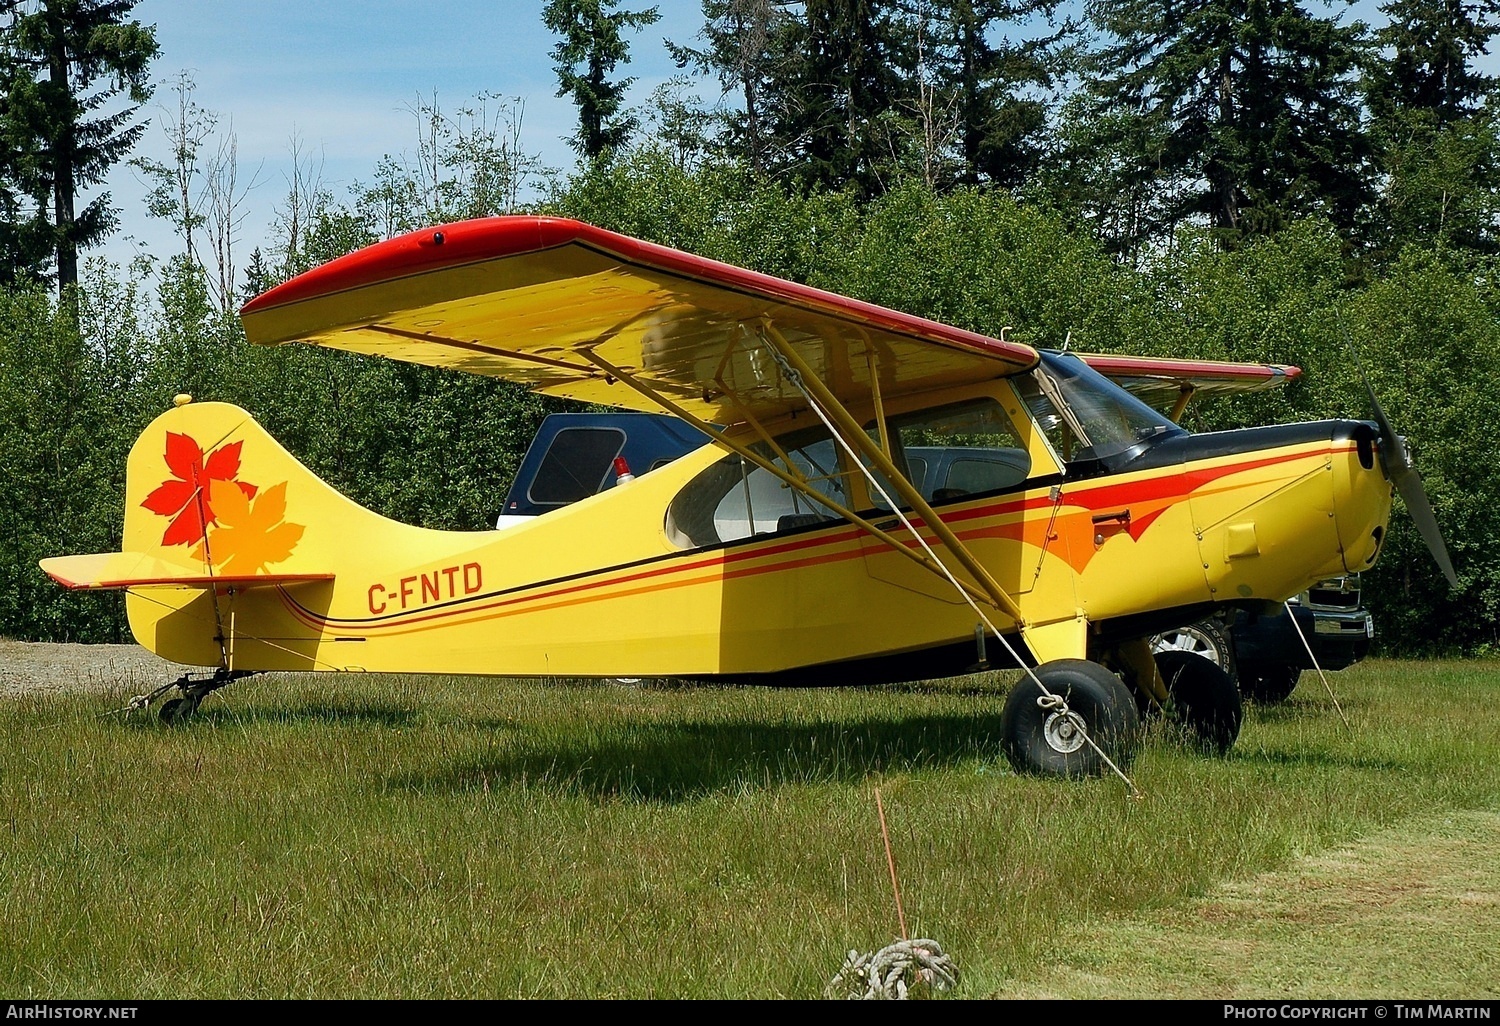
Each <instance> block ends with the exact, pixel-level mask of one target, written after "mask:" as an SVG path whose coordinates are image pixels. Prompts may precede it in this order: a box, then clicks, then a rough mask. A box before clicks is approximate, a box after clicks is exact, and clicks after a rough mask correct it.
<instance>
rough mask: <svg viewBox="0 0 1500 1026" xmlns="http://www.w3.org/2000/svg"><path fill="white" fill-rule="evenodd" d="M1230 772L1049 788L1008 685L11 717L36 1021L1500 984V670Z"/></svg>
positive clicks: (1274, 722) (1186, 768) (11, 920)
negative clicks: (217, 1003) (167, 1006)
mask: <svg viewBox="0 0 1500 1026" xmlns="http://www.w3.org/2000/svg"><path fill="white" fill-rule="evenodd" d="M1331 680H1332V682H1333V684H1334V686H1335V688H1336V691H1337V694H1338V698H1339V701H1340V703H1341V704H1342V706H1343V709H1344V711H1345V712H1346V714H1347V715H1348V716H1349V718H1350V720H1351V721H1352V724H1353V729H1352V730H1351V729H1348V728H1346V727H1345V726H1344V724H1343V721H1342V720H1341V719H1340V717H1339V715H1338V714H1337V712H1336V710H1335V709H1334V707H1333V705H1332V703H1331V701H1330V700H1329V697H1328V695H1327V694H1326V692H1324V691H1323V688H1322V686H1321V684H1320V683H1319V682H1318V680H1317V678H1316V676H1312V675H1309V676H1306V677H1304V679H1303V682H1302V684H1301V685H1300V687H1299V689H1298V691H1297V692H1296V693H1295V694H1294V695H1293V697H1292V700H1291V701H1290V702H1289V703H1287V704H1286V705H1284V706H1279V707H1272V708H1266V709H1257V708H1255V707H1249V711H1248V715H1247V719H1246V724H1245V728H1244V731H1243V733H1242V734H1241V737H1240V741H1239V744H1238V745H1237V746H1236V747H1235V748H1234V750H1233V751H1232V752H1231V753H1230V755H1229V756H1228V757H1227V758H1224V759H1207V758H1204V757H1202V756H1200V755H1197V754H1195V753H1194V752H1192V751H1191V750H1189V749H1188V748H1186V747H1184V746H1183V745H1181V744H1180V743H1178V742H1177V741H1176V740H1174V739H1173V738H1172V737H1170V736H1168V735H1166V734H1165V733H1161V732H1158V733H1156V734H1154V735H1153V736H1152V737H1150V738H1149V739H1148V742H1147V744H1146V745H1145V747H1144V748H1143V750H1142V752H1141V755H1140V756H1139V757H1138V759H1137V761H1136V763H1135V765H1134V767H1133V773H1132V775H1133V776H1134V779H1135V781H1136V783H1137V785H1138V786H1139V788H1140V789H1141V791H1142V792H1143V797H1141V798H1131V797H1130V796H1129V793H1128V790H1127V789H1126V788H1125V787H1124V786H1123V784H1122V783H1121V782H1120V781H1118V780H1116V779H1101V780H1090V781H1083V782H1059V781H1051V780H1038V779H1030V778H1024V777H1018V776H1016V775H1015V774H1013V773H1012V772H1011V771H1010V770H1009V768H1008V767H1007V766H1006V765H1005V763H1004V761H1003V760H1002V759H1001V758H1000V756H999V755H998V751H997V747H996V742H997V738H998V719H999V712H1000V706H1001V701H1002V698H1003V694H1004V685H1005V683H1006V678H995V679H987V678H970V679H964V680H958V681H944V682H934V683H930V684H921V685H909V686H901V687H888V688H879V689H869V690H844V689H828V690H817V691H773V690H763V689H757V688H714V687H668V686H662V685H657V686H649V685H648V686H641V687H626V686H622V685H618V684H556V683H542V682H536V681H514V680H499V679H457V678H419V677H361V676H339V677H316V678H313V677H302V676H284V677H280V676H268V677H261V678H254V679H252V680H249V681H246V682H241V683H239V684H236V685H234V686H233V687H231V688H230V689H228V690H226V691H225V692H222V693H220V694H217V695H214V696H213V697H211V698H210V699H209V700H208V701H207V702H206V703H205V704H204V707H203V709H202V711H201V712H200V714H199V718H198V719H197V720H195V721H194V722H192V723H191V724H190V725H187V726H185V727H177V728H167V727H163V726H161V725H160V724H159V723H158V722H157V720H156V717H155V716H154V715H153V714H149V713H147V714H140V713H137V714H134V715H128V716H119V715H100V714H101V713H105V712H106V711H107V710H108V709H110V708H111V707H113V706H115V705H118V704H120V703H119V701H118V700H117V699H118V696H115V699H111V698H107V697H103V696H98V695H93V696H89V695H71V696H63V697H48V698H46V699H42V698H35V699H28V698H22V699H10V700H5V701H3V702H0V724H3V727H0V729H3V731H4V737H5V744H4V750H3V752H0V995H4V996H6V997H8V998H17V999H20V998H41V997H50V998H64V997H115V998H180V997H194V998H196V997H292V998H300V997H361V998H377V997H546V998H554V997H585V998H600V997H628V998H647V997H684V998H812V997H818V996H819V995H820V994H821V993H822V989H823V987H824V985H825V984H826V983H827V982H828V980H829V979H830V978H831V977H832V976H833V974H834V973H835V972H836V971H837V970H838V968H839V966H840V964H841V962H842V960H843V957H844V955H845V953H846V952H847V951H849V950H851V949H857V950H861V951H872V950H874V949H877V948H880V947H883V946H884V945H886V944H888V943H890V942H891V941H892V940H893V939H894V938H895V937H896V936H897V935H898V927H897V920H896V912H895V905H894V902H893V899H892V893H891V884H890V879H889V874H888V870H887V865H886V857H885V851H884V848H883V847H882V843H881V835H880V826H879V822H878V819H877V817H876V810H875V803H874V798H873V791H874V788H875V787H877V786H878V787H880V788H881V793H882V796H883V801H884V806H885V810H886V815H887V818H888V821H889V824H890V831H891V841H892V845H893V851H894V856H895V860H896V864H897V868H898V871H899V875H900V881H901V887H902V898H903V901H904V907H905V914H906V918H907V922H908V926H909V929H910V932H911V934H912V935H913V936H923V937H931V938H934V939H936V940H937V941H938V942H939V943H940V944H941V945H942V946H943V948H944V949H945V950H946V951H947V952H948V953H949V954H950V955H951V956H952V958H953V960H954V962H955V963H956V964H957V966H958V969H959V972H960V984H959V987H958V989H957V991H956V992H955V995H956V996H958V997H966V998H983V997H1034V996H1060V997H1153V996H1165V997H1192V998H1230V997H1239V998H1249V997H1281V996H1287V997H1316V998H1329V997H1381V998H1388V999H1397V998H1412V999H1418V998H1421V999H1437V998H1473V999H1477V998H1494V997H1497V996H1500V983H1497V982H1496V981H1497V980H1500V953H1497V950H1496V945H1495V944H1494V937H1495V936H1497V935H1500V757H1497V756H1500V707H1497V706H1500V664H1497V663H1481V662H1431V663H1416V662H1384V661H1370V662H1367V663H1365V664H1362V665H1360V666H1356V667H1353V668H1351V669H1349V670H1346V671H1344V672H1342V673H1339V674H1336V675H1333V676H1332V677H1331Z"/></svg>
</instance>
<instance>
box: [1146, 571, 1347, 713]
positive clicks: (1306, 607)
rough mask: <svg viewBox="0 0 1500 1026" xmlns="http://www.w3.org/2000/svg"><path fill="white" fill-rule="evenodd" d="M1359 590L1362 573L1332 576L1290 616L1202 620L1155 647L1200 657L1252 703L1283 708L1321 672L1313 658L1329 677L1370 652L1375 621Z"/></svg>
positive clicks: (1291, 604)
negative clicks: (1309, 674) (1302, 682)
mask: <svg viewBox="0 0 1500 1026" xmlns="http://www.w3.org/2000/svg"><path fill="white" fill-rule="evenodd" d="M1359 588H1360V584H1359V575H1358V574H1350V575H1348V576H1344V577H1331V578H1329V579H1327V580H1323V581H1319V582H1318V583H1317V584H1315V585H1313V586H1312V587H1311V588H1309V589H1307V590H1306V591H1304V592H1303V593H1302V594H1300V595H1297V596H1296V597H1294V598H1292V599H1290V600H1288V602H1287V606H1288V609H1286V610H1282V611H1280V612H1277V613H1273V614H1269V615H1267V614H1264V613H1262V614H1260V615H1259V616H1256V615H1254V614H1251V613H1248V612H1245V611H1244V610H1238V611H1233V612H1231V613H1230V614H1228V615H1226V616H1216V617H1211V618H1209V619H1206V620H1199V621H1197V622H1196V623H1191V624H1188V625H1187V626H1186V627H1181V628H1178V629H1177V630H1175V631H1168V632H1167V633H1165V634H1158V635H1157V636H1156V638H1155V639H1153V647H1154V648H1155V649H1156V651H1158V652H1161V651H1166V650H1168V649H1183V650H1186V651H1189V652H1196V653H1197V654H1199V655H1201V656H1203V657H1204V658H1206V659H1211V660H1213V661H1214V662H1216V663H1218V664H1219V666H1220V667H1221V668H1222V669H1223V670H1224V671H1225V672H1226V673H1228V674H1229V675H1230V677H1231V678H1236V679H1237V680H1238V682H1239V686H1240V692H1241V693H1242V694H1244V695H1246V696H1247V697H1249V698H1251V699H1254V700H1255V701H1257V702H1261V703H1272V702H1281V701H1284V700H1285V699H1286V698H1287V697H1288V696H1289V695H1291V693H1292V690H1293V689H1294V688H1296V686H1297V680H1298V678H1300V677H1301V675H1302V671H1303V670H1310V669H1313V668H1314V662H1313V659H1314V657H1316V659H1317V663H1316V665H1317V666H1318V667H1321V668H1322V669H1324V670H1342V669H1343V668H1344V667H1346V666H1351V665H1353V664H1354V663H1357V662H1359V661H1360V660H1361V659H1363V658H1364V657H1365V655H1366V654H1368V653H1369V651H1370V642H1371V640H1372V639H1373V638H1374V637H1375V622H1374V620H1373V619H1372V618H1371V616H1370V613H1369V610H1367V609H1365V608H1364V606H1363V605H1361V603H1360V593H1359ZM1304 639H1306V643H1305V644H1304ZM1309 649H1311V652H1310V653H1309Z"/></svg>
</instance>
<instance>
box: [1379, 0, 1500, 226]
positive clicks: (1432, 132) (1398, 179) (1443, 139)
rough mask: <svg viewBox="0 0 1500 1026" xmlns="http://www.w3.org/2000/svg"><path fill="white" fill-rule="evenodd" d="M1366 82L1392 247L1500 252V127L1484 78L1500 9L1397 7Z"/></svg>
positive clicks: (1390, 10) (1482, 2)
mask: <svg viewBox="0 0 1500 1026" xmlns="http://www.w3.org/2000/svg"><path fill="white" fill-rule="evenodd" d="M1380 9H1381V11H1382V12H1383V13H1384V14H1385V15H1386V16H1387V18H1388V19H1389V21H1388V23H1387V24H1386V25H1385V26H1384V27H1383V28H1381V29H1380V30H1379V31H1377V32H1376V33H1375V41H1376V43H1377V45H1378V46H1379V48H1380V50H1379V52H1378V54H1377V55H1376V57H1375V59H1372V60H1371V62H1370V64H1369V68H1368V70H1367V72H1366V76H1365V99H1366V103H1367V104H1368V106H1369V109H1370V115H1371V126H1370V134H1371V137H1372V138H1373V140H1374V142H1375V145H1376V148H1377V150H1378V152H1379V156H1380V162H1381V166H1382V170H1383V171H1384V179H1383V188H1382V200H1383V203H1382V208H1383V212H1384V214H1385V221H1386V225H1385V226H1386V228H1387V231H1388V233H1389V234H1388V237H1387V239H1386V243H1387V245H1388V246H1390V247H1391V248H1393V249H1399V247H1400V246H1401V244H1402V243H1404V242H1407V241H1415V240H1421V239H1424V238H1437V239H1440V240H1442V241H1444V242H1445V243H1448V244H1450V245H1456V246H1460V247H1464V248H1469V249H1494V248H1495V247H1496V244H1497V243H1496V238H1495V229H1494V220H1495V216H1496V214H1497V212H1500V196H1497V188H1500V152H1497V147H1500V126H1497V123H1496V112H1495V111H1494V110H1493V109H1491V108H1490V107H1489V106H1488V103H1487V101H1489V100H1490V98H1491V97H1492V96H1493V95H1494V90H1495V82H1496V80H1495V77H1494V76H1492V75H1488V74H1485V73H1484V72H1483V71H1482V70H1481V61H1482V60H1483V59H1484V57H1485V55H1486V53H1487V51H1488V48H1489V44H1490V41H1491V40H1492V39H1493V38H1494V37H1495V35H1496V33H1497V32H1500V21H1497V16H1500V0H1471V2H1467V3H1465V2H1460V0H1390V2H1388V3H1386V4H1384V5H1383V6H1382V7H1381V8H1380Z"/></svg>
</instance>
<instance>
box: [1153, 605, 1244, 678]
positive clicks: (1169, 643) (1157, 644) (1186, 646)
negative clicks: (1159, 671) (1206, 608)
mask: <svg viewBox="0 0 1500 1026" xmlns="http://www.w3.org/2000/svg"><path fill="white" fill-rule="evenodd" d="M1151 651H1152V653H1153V654H1155V655H1161V654H1162V653H1163V652H1192V653H1193V654H1194V655H1198V656H1202V657H1203V658H1204V659H1207V660H1208V661H1209V662H1211V663H1213V664H1215V665H1216V666H1218V667H1219V669H1221V670H1223V671H1224V672H1225V673H1227V674H1228V675H1229V679H1230V680H1231V681H1235V682H1238V681H1239V666H1238V665H1237V664H1236V661H1235V658H1234V642H1233V641H1232V640H1230V637H1229V631H1228V630H1227V629H1226V628H1225V627H1224V625H1223V624H1222V623H1220V622H1219V621H1218V620H1214V619H1206V620H1194V621H1193V622H1192V623H1190V624H1187V625H1185V626H1182V627H1178V628H1177V629H1176V630H1170V631H1163V632H1162V633H1160V634H1157V635H1154V636H1153V637H1152V638H1151Z"/></svg>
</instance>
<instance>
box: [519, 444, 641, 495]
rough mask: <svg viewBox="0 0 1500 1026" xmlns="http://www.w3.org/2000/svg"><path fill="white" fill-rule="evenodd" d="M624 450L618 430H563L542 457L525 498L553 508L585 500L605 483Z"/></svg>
mask: <svg viewBox="0 0 1500 1026" xmlns="http://www.w3.org/2000/svg"><path fill="white" fill-rule="evenodd" d="M624 447H625V432H623V431H621V430H620V429H619V428H600V427H581V428H564V429H563V430H561V431H559V432H558V433H557V436H556V437H555V438H553V439H552V444H551V445H549V446H548V447H547V452H546V454H545V455H544V456H542V465H541V466H540V467H538V468H537V472H536V477H535V478H533V479H532V482H531V487H529V488H528V489H527V490H526V497H527V498H528V499H530V500H531V501H532V502H534V503H536V504H538V505H552V506H561V505H564V504H566V503H570V502H577V501H578V500H579V499H586V498H588V497H589V496H590V495H593V494H594V493H595V492H597V491H599V488H600V487H601V486H602V485H603V484H604V479H605V475H607V474H608V473H609V472H610V471H611V470H612V469H613V468H614V460H615V457H616V456H618V455H620V450H621V449H623V448H624Z"/></svg>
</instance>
